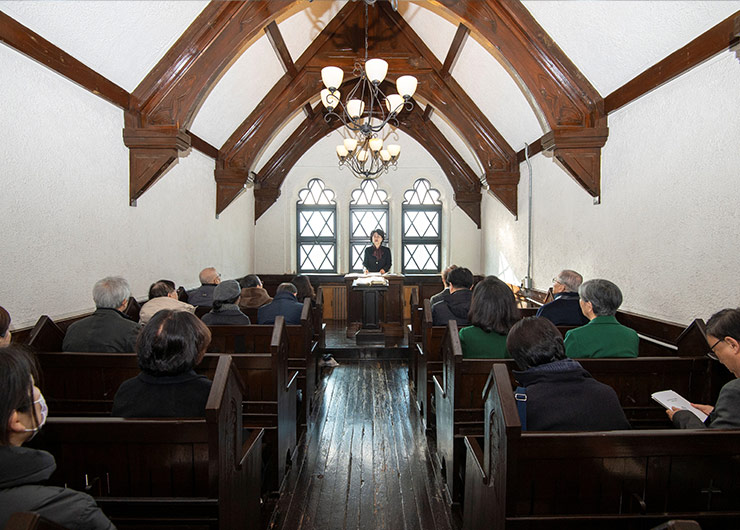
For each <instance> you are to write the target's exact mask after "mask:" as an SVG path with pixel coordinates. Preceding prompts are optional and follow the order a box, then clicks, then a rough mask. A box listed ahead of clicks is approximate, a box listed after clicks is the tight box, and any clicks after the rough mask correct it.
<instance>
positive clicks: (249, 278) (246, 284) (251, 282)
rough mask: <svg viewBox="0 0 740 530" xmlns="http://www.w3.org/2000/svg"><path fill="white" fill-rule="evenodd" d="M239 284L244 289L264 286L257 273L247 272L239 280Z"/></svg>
mask: <svg viewBox="0 0 740 530" xmlns="http://www.w3.org/2000/svg"><path fill="white" fill-rule="evenodd" d="M239 285H241V287H242V289H249V288H251V287H262V280H260V277H259V276H257V275H256V274H247V275H246V276H245V277H244V278H242V279H241V280H239Z"/></svg>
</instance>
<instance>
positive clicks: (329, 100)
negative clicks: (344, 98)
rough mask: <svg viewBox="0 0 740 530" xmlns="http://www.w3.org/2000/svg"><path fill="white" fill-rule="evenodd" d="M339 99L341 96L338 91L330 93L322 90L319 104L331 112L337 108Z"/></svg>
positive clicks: (327, 90)
mask: <svg viewBox="0 0 740 530" xmlns="http://www.w3.org/2000/svg"><path fill="white" fill-rule="evenodd" d="M340 97H341V94H340V93H339V90H335V91H334V92H331V91H330V90H329V89H328V88H324V89H323V90H322V91H321V103H322V104H323V105H324V107H326V108H327V109H329V110H333V109H335V108H336V107H337V105H338V104H339V98H340Z"/></svg>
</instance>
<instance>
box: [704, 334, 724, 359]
mask: <svg viewBox="0 0 740 530" xmlns="http://www.w3.org/2000/svg"><path fill="white" fill-rule="evenodd" d="M724 340H725V339H718V340H717V342H715V343H714V344H713V345H712V346H711V347H710V348H709V351H708V352H707V357H709V358H710V359H714V360H715V361H719V357H717V354H716V353H714V348H716V347H717V344H719V343H720V342H722V341H724Z"/></svg>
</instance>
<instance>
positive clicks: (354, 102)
mask: <svg viewBox="0 0 740 530" xmlns="http://www.w3.org/2000/svg"><path fill="white" fill-rule="evenodd" d="M363 112H365V102H364V101H362V100H361V99H350V100H349V101H348V102H347V114H349V116H350V118H359V117H360V116H362V113H363Z"/></svg>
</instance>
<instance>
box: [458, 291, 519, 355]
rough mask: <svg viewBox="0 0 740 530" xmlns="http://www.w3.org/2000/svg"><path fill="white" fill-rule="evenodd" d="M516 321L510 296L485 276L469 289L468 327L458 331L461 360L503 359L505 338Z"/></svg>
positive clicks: (514, 304)
mask: <svg viewBox="0 0 740 530" xmlns="http://www.w3.org/2000/svg"><path fill="white" fill-rule="evenodd" d="M518 319H519V310H518V309H517V307H516V300H514V293H513V292H512V291H511V289H510V288H509V286H508V285H506V284H505V283H504V282H502V281H501V280H499V279H498V278H496V277H495V276H486V277H485V279H484V280H483V281H481V282H478V284H477V285H476V286H475V289H473V301H472V302H471V303H470V323H471V324H472V326H467V327H464V328H462V329H461V330H460V332H459V333H460V346H462V352H463V357H465V358H481V359H485V358H488V359H505V358H508V357H509V354H508V353H507V351H506V335H507V334H508V333H509V330H510V329H511V326H513V325H514V323H515V322H516V321H517V320H518Z"/></svg>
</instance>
